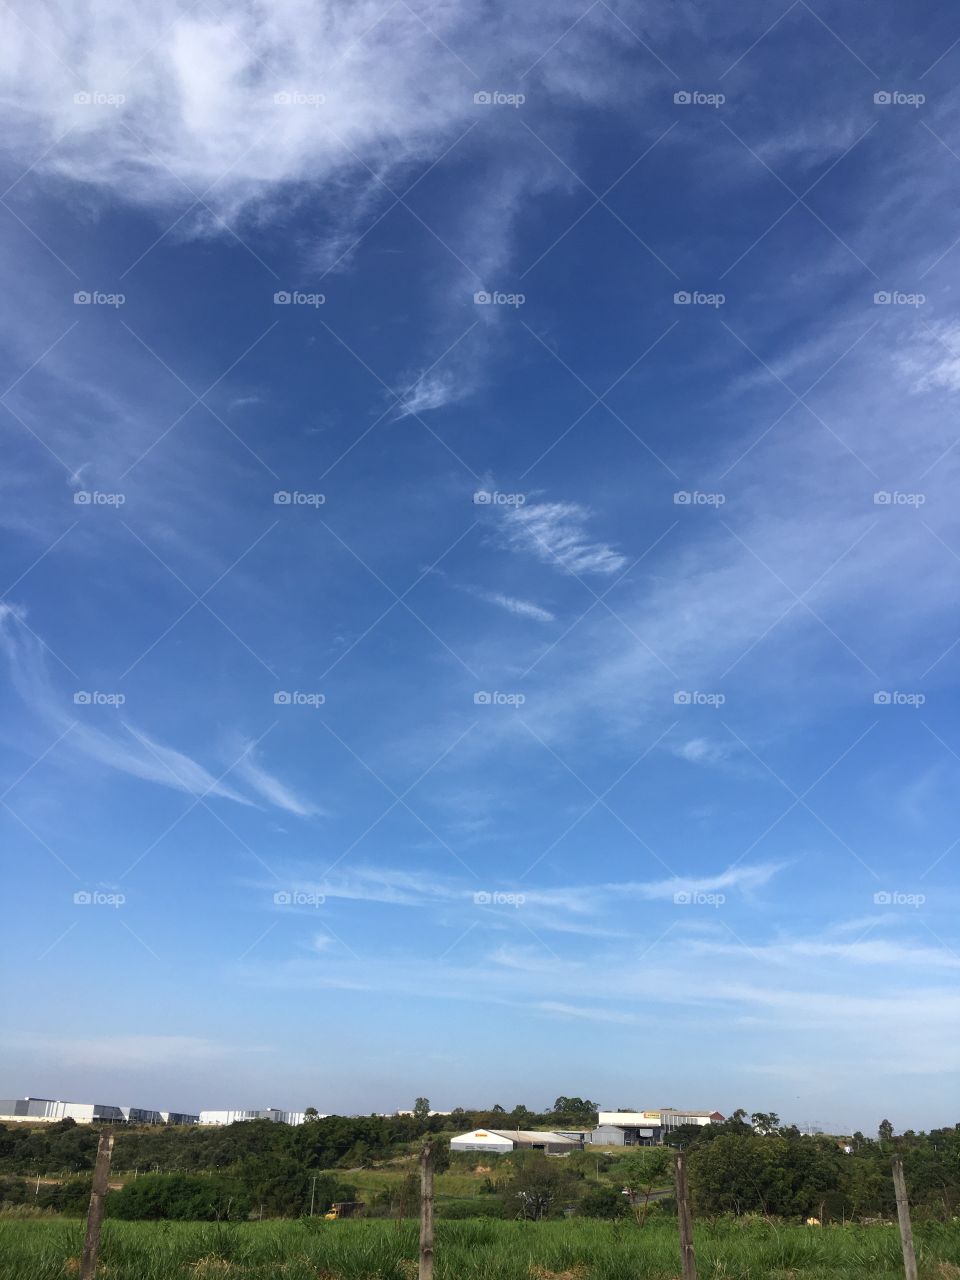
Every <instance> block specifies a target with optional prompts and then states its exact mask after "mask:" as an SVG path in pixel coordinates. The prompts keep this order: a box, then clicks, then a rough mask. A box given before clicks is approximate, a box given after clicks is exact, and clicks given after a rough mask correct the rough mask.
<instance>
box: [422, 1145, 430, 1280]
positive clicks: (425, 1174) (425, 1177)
mask: <svg viewBox="0 0 960 1280" xmlns="http://www.w3.org/2000/svg"><path fill="white" fill-rule="evenodd" d="M418 1280H433V1144H432V1143H430V1142H425V1143H424V1145H423V1151H422V1153H421V1155H420V1269H419V1273H418Z"/></svg>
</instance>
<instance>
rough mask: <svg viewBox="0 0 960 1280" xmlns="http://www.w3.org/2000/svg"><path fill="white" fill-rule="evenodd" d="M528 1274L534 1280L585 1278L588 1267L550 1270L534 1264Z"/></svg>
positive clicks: (580, 1279)
mask: <svg viewBox="0 0 960 1280" xmlns="http://www.w3.org/2000/svg"><path fill="white" fill-rule="evenodd" d="M528 1274H529V1275H530V1276H532V1277H533V1278H534V1280H584V1276H586V1274H587V1268H586V1267H584V1266H576V1267H569V1268H568V1269H567V1270H566V1271H548V1270H547V1268H546V1267H538V1266H532V1267H530V1268H529V1271H528Z"/></svg>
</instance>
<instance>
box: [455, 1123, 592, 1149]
mask: <svg viewBox="0 0 960 1280" xmlns="http://www.w3.org/2000/svg"><path fill="white" fill-rule="evenodd" d="M520 1148H522V1149H524V1150H528V1151H545V1152H546V1153H547V1155H550V1156H560V1155H567V1154H568V1152H570V1151H580V1150H582V1148H583V1139H582V1138H581V1137H580V1136H579V1135H573V1134H569V1133H554V1132H549V1133H541V1132H540V1131H539V1130H536V1129H474V1130H473V1131H472V1132H470V1133H461V1134H460V1136H459V1137H457V1138H451V1139H450V1150H451V1151H483V1152H485V1153H486V1154H487V1155H491V1156H503V1155H508V1154H509V1153H510V1152H511V1151H516V1150H518V1149H520Z"/></svg>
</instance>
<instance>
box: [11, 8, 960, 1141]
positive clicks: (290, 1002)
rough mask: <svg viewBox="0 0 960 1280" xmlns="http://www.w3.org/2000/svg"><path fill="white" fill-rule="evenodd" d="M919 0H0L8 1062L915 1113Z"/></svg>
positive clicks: (933, 392) (25, 1078)
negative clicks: (344, 2) (141, 4)
mask: <svg viewBox="0 0 960 1280" xmlns="http://www.w3.org/2000/svg"><path fill="white" fill-rule="evenodd" d="M958 37H960V27H958V25H957V22H956V18H955V15H952V14H951V12H950V11H949V10H948V9H947V8H946V7H945V6H942V7H938V6H935V5H921V6H920V7H918V8H915V9H913V10H912V11H911V12H910V14H909V15H907V14H904V12H902V11H901V10H900V9H899V8H897V7H895V6H891V5H886V6H884V5H881V6H879V7H877V8H875V9H873V10H871V12H870V14H869V15H863V14H859V13H854V12H852V11H850V10H849V9H848V8H847V7H845V6H840V5H836V4H824V5H816V6H811V5H808V4H806V3H805V2H804V0H796V2H795V3H793V4H792V5H790V6H789V7H788V8H782V7H781V6H780V5H779V4H766V3H763V4H753V3H750V4H746V5H743V6H738V7H737V9H736V10H735V11H731V10H730V9H729V8H723V9H722V10H721V9H720V8H718V7H716V6H702V5H698V4H684V5H680V6H671V7H669V9H668V8H667V7H666V6H661V7H649V8H647V7H643V6H638V5H621V4H609V5H608V4H606V3H604V2H603V0H599V2H598V3H594V4H589V5H588V4H586V2H585V0H580V3H577V4H565V3H561V4H555V5H551V6H542V5H533V6H528V7H524V8H523V10H522V11H511V10H504V9H501V8H499V7H498V6H496V5H492V6H489V7H488V9H487V10H486V11H485V12H484V15H483V20H482V21H481V20H480V19H479V17H478V15H477V14H476V13H475V12H474V11H473V10H471V9H470V8H469V7H467V6H459V5H457V4H430V3H427V4H421V5H417V4H413V5H408V4H407V3H406V2H405V0H400V2H399V3H394V4H392V5H388V4H387V3H385V0H378V2H377V3H372V2H371V3H361V4H359V5H353V6H349V7H346V6H340V5H334V4H328V3H324V4H321V5H316V4H312V5H302V4H300V3H294V2H290V3H272V4H269V5H265V6H262V7H256V8H254V7H249V8H247V7H243V6H239V5H235V4H227V5H217V4H204V5H200V6H197V5H188V4H184V5H175V4H172V3H162V4H158V5H156V6H153V7H152V8H151V11H150V13H149V14H145V13H139V14H134V13H132V12H131V11H130V10H129V9H128V8H127V7H125V6H120V5H118V4H115V3H114V2H113V0H96V2H95V3H91V4H90V5H88V6H86V7H85V8H84V9H83V10H79V9H78V10H75V11H73V12H71V13H66V14H57V15H54V14H53V13H52V11H50V10H46V9H41V10H38V11H37V12H31V13H30V14H24V15H23V16H21V17H18V18H17V20H16V22H15V23H14V25H13V38H12V40H11V42H10V45H9V47H7V48H5V50H4V52H3V63H2V72H0V73H2V76H3V80H4V90H3V95H2V101H3V110H4V119H5V135H6V138H7V147H6V150H5V153H4V159H3V166H2V175H0V176H2V179H3V182H2V185H3V187H4V188H5V191H4V194H3V204H2V208H0V215H2V218H3V225H4V232H5V234H4V242H3V248H2V251H0V272H2V284H3V299H4V303H3V307H2V314H0V379H2V384H3V387H4V388H6V390H5V392H4V394H3V396H2V400H0V404H2V406H3V413H2V416H0V422H2V431H3V444H4V456H5V460H6V467H5V469H4V473H3V478H2V485H3V492H2V499H3V500H2V503H0V520H2V524H3V528H4V535H5V536H4V539H3V550H2V554H0V576H2V582H0V588H2V604H0V610H2V612H0V648H2V655H0V656H2V658H3V664H4V665H3V670H4V680H3V693H2V719H0V765H2V777H3V779H4V781H3V785H2V788H0V790H2V791H3V801H2V804H3V807H2V808H0V834H2V847H3V851H4V868H5V869H4V884H5V887H6V889H7V895H6V897H7V909H6V912H5V924H6V926H7V928H6V929H5V937H4V943H3V946H4V956H5V959H4V967H5V971H6V973H7V980H6V983H5V999H4V1013H3V1019H2V1024H3V1025H2V1035H3V1041H4V1059H5V1062H6V1064H7V1065H6V1069H5V1072H4V1078H3V1088H4V1090H5V1091H6V1092H7V1093H8V1094H25V1093H33V1094H40V1095H49V1096H61V1097H64V1096H65V1097H77V1098H86V1097H91V1096H95V1097H96V1098H97V1099H98V1100H102V1101H119V1102H132V1103H134V1104H136V1105H144V1106H158V1107H173V1108H181V1109H189V1108H199V1107H213V1106H221V1107H231V1106H241V1107H246V1106H260V1105H274V1106H284V1107H301V1106H307V1105H314V1106H317V1107H318V1108H319V1109H320V1110H322V1111H336V1110H341V1111H369V1110H386V1109H390V1108H393V1107H396V1106H406V1105H410V1104H411V1103H412V1099H413V1098H414V1096H416V1095H417V1094H427V1095H428V1096H429V1097H430V1099H431V1101H432V1102H433V1104H434V1105H435V1106H439V1107H451V1106H455V1105H467V1106H469V1105H489V1104H492V1103H494V1102H500V1103H501V1104H503V1105H505V1106H508V1107H509V1106H512V1105H514V1104H515V1103H517V1102H523V1103H525V1104H526V1105H528V1106H541V1105H544V1104H546V1103H549V1102H550V1101H551V1100H552V1099H553V1098H554V1097H555V1096H556V1095H557V1094H558V1093H579V1094H582V1095H584V1096H590V1097H592V1098H594V1099H596V1100H598V1101H600V1102H602V1103H603V1104H604V1105H605V1106H609V1107H616V1106H641V1107H648V1106H657V1105H668V1104H670V1105H678V1106H688V1105H689V1106H709V1107H711V1108H712V1107H718V1108H719V1109H721V1110H732V1109H733V1108H734V1107H735V1106H739V1105H743V1106H746V1107H748V1108H751V1109H775V1110H777V1111H779V1112H780V1113H781V1115H783V1116H784V1117H786V1118H789V1119H791V1120H795V1121H797V1122H817V1121H819V1122H821V1123H824V1124H827V1125H829V1126H835V1127H846V1128H850V1129H852V1128H855V1127H862V1128H864V1129H866V1130H870V1129H872V1128H873V1127H874V1126H875V1125H876V1123H877V1121H878V1120H879V1119H880V1118H881V1117H882V1116H885V1115H889V1117H890V1118H891V1119H892V1120H893V1121H894V1123H895V1124H897V1125H898V1126H903V1127H908V1126H914V1127H919V1126H921V1125H933V1124H939V1123H947V1122H952V1121H953V1120H954V1119H955V1118H956V1117H955V1114H954V1109H953V1105H952V1104H954V1103H955V1100H956V1094H957V1089H956V1085H957V1070H958V1066H960V1055H958V1047H957V1041H956V1034H955V1028H956V1025H957V1015H958V1013H960V1001H958V997H957V993H956V978H957V973H958V970H960V948H958V938H957V931H956V924H955V920H956V916H957V906H958V899H960V893H958V885H957V860H958V852H957V848H958V846H957V841H958V838H960V833H958V831H957V827H956V806H955V800H954V797H955V796H956V793H957V782H958V771H960V732H958V721H957V706H958V690H957V657H958V654H960V645H958V625H960V624H958V619H957V611H956V603H955V602H956V599H957V588H958V584H960V518H958V514H957V507H956V501H955V492H956V483H957V479H958V469H960V468H958V449H957V448H956V447H955V446H956V445H957V441H958V427H957V416H956V406H957V395H958V392H960V313H958V310H957V302H956V297H955V279H956V273H957V270H958V262H960V247H957V233H956V220H955V218H954V216H953V205H954V203H955V192H956V188H957V182H958V179H960V102H958V98H957V93H956V89H955V86H954V81H955V78H956V73H957V66H958V59H960V44H958V45H956V46H955V43H954V42H956V41H957V40H958ZM478 95H479V100H478ZM78 294H79V295H82V296H89V297H90V298H91V300H90V301H86V302H85V301H75V297H76V295H78ZM278 295H279V296H280V298H281V299H283V298H290V299H291V300H290V301H282V300H280V301H276V300H275V299H276V298H277V296H278ZM285 498H286V499H289V500H284V499H285ZM78 895H79V897H78Z"/></svg>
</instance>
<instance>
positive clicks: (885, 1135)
mask: <svg viewBox="0 0 960 1280" xmlns="http://www.w3.org/2000/svg"><path fill="white" fill-rule="evenodd" d="M877 1135H878V1136H879V1138H880V1141H881V1142H889V1141H890V1139H891V1138H892V1137H893V1125H892V1124H891V1123H890V1121H889V1120H881V1121H880V1124H879V1126H878V1128H877Z"/></svg>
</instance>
